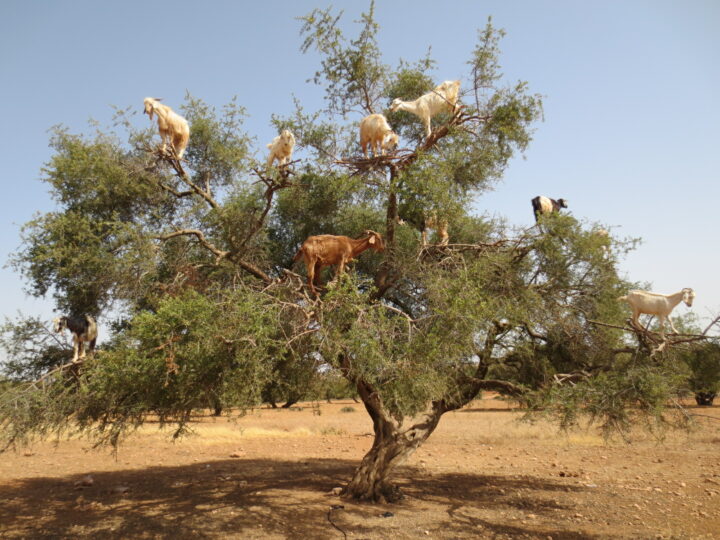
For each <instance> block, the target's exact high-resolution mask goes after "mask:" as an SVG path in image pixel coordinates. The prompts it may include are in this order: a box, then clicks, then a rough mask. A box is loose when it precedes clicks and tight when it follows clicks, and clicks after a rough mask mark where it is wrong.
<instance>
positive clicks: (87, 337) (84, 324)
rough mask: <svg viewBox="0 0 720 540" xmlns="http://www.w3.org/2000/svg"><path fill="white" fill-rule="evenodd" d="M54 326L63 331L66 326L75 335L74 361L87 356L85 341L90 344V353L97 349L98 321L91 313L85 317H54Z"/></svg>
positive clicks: (56, 330) (58, 330)
mask: <svg viewBox="0 0 720 540" xmlns="http://www.w3.org/2000/svg"><path fill="white" fill-rule="evenodd" d="M53 327H54V330H55V332H58V333H60V332H62V331H63V330H65V329H66V328H67V329H68V330H70V332H71V333H72V335H73V351H74V354H73V359H72V361H73V362H77V361H78V360H79V359H84V358H85V352H86V351H85V343H87V344H88V346H87V349H88V352H89V353H90V354H93V352H94V351H95V342H96V341H97V334H98V332H97V323H96V322H95V319H93V318H92V317H91V316H90V315H85V316H84V317H67V316H64V315H63V316H62V317H56V318H54V319H53Z"/></svg>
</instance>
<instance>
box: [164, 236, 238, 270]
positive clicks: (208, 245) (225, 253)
mask: <svg viewBox="0 0 720 540" xmlns="http://www.w3.org/2000/svg"><path fill="white" fill-rule="evenodd" d="M177 236H195V237H196V238H197V239H198V242H200V244H201V245H202V246H203V247H204V248H205V249H207V250H209V251H211V252H212V253H214V254H215V257H216V259H215V264H218V263H219V262H220V261H221V260H222V259H224V258H226V257H227V256H228V255H229V254H230V252H229V251H223V250H221V249H218V248H217V247H216V246H215V245H214V244H211V243H210V242H208V241H207V239H206V238H205V235H204V234H203V232H202V231H200V230H198V229H179V230H177V231H175V232H171V233H168V234H161V235H157V236H154V237H153V238H156V239H158V240H163V241H165V240H170V239H171V238H175V237H177Z"/></svg>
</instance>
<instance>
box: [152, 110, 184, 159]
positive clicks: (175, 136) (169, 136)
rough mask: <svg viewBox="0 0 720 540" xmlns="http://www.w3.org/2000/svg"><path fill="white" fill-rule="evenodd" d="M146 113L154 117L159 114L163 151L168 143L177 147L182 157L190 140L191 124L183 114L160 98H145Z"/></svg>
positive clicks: (176, 152) (158, 121) (176, 149)
mask: <svg viewBox="0 0 720 540" xmlns="http://www.w3.org/2000/svg"><path fill="white" fill-rule="evenodd" d="M144 103H145V114H147V115H148V116H149V117H150V121H152V119H153V114H157V123H158V130H159V131H160V138H161V139H162V142H163V145H162V151H163V152H165V148H166V146H167V143H168V142H169V143H170V145H171V146H172V147H173V148H174V149H175V154H176V155H177V157H178V159H182V157H183V154H184V153H185V149H186V148H187V145H188V141H190V126H189V125H188V123H187V120H185V119H184V118H183V117H182V116H180V115H179V114H177V113H176V112H175V111H173V110H172V109H171V108H170V107H168V106H167V105H163V104H162V103H160V98H151V97H148V98H145V100H144Z"/></svg>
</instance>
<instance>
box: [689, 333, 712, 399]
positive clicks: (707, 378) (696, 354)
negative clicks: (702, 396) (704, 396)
mask: <svg viewBox="0 0 720 540" xmlns="http://www.w3.org/2000/svg"><path fill="white" fill-rule="evenodd" d="M681 358H682V360H683V361H684V362H685V363H686V364H687V366H688V367H689V368H690V377H689V379H688V383H689V386H690V390H691V391H692V392H694V393H699V392H705V393H710V394H717V393H719V392H720V344H718V343H714V342H709V343H703V344H701V345H697V346H695V347H693V348H691V349H690V350H688V351H683V353H682V356H681Z"/></svg>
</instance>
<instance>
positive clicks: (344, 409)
mask: <svg viewBox="0 0 720 540" xmlns="http://www.w3.org/2000/svg"><path fill="white" fill-rule="evenodd" d="M340 412H355V407H343V408H342V409H340Z"/></svg>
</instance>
